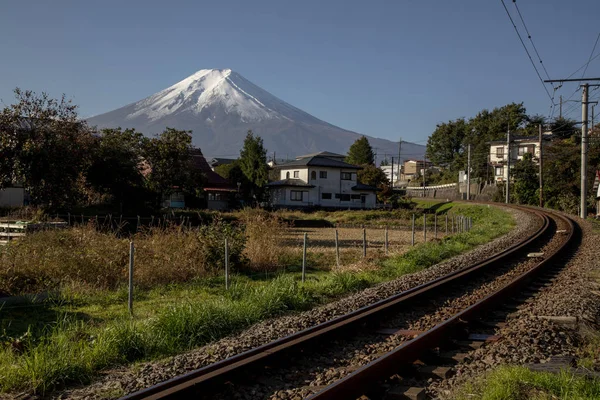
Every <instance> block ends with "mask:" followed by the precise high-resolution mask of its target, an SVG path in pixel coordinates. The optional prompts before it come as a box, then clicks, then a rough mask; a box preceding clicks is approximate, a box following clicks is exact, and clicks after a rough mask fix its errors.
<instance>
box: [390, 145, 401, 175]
mask: <svg viewBox="0 0 600 400" xmlns="http://www.w3.org/2000/svg"><path fill="white" fill-rule="evenodd" d="M401 154H402V137H400V141H399V142H398V181H400V155H401ZM393 175H394V169H393V168H392V176H393Z"/></svg>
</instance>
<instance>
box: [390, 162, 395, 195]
mask: <svg viewBox="0 0 600 400" xmlns="http://www.w3.org/2000/svg"><path fill="white" fill-rule="evenodd" d="M391 171H392V172H391V173H390V186H391V187H392V189H393V188H394V157H392V170H391Z"/></svg>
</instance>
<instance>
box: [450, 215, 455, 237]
mask: <svg viewBox="0 0 600 400" xmlns="http://www.w3.org/2000/svg"><path fill="white" fill-rule="evenodd" d="M455 218H456V217H455V216H454V215H453V216H452V217H450V224H451V225H452V233H454V220H455Z"/></svg>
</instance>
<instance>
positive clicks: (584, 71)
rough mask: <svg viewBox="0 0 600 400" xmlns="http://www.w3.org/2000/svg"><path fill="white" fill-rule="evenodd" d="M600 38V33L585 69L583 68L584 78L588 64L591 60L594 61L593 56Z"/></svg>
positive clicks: (582, 75)
mask: <svg viewBox="0 0 600 400" xmlns="http://www.w3.org/2000/svg"><path fill="white" fill-rule="evenodd" d="M598 39H600V33H598V37H597V38H596V43H594V48H593V49H592V52H591V53H590V57H589V58H588V61H587V63H586V64H585V69H584V70H583V73H582V74H581V77H582V78H583V77H584V76H585V73H586V71H587V69H588V66H589V65H590V61H592V56H593V55H594V51H595V50H596V46H597V45H598Z"/></svg>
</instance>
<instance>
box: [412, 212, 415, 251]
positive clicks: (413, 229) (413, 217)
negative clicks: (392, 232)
mask: <svg viewBox="0 0 600 400" xmlns="http://www.w3.org/2000/svg"><path fill="white" fill-rule="evenodd" d="M414 245H415V214H413V215H412V241H411V246H414Z"/></svg>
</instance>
